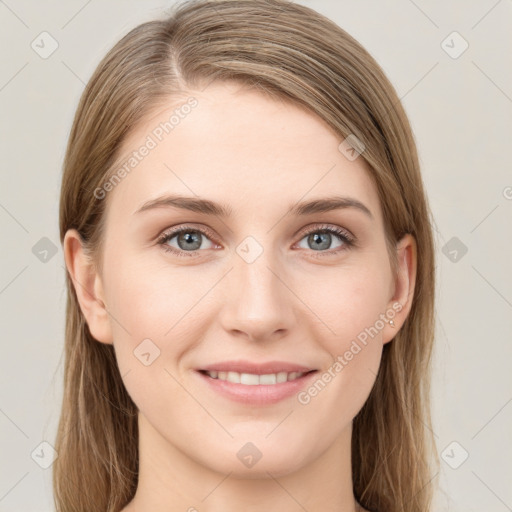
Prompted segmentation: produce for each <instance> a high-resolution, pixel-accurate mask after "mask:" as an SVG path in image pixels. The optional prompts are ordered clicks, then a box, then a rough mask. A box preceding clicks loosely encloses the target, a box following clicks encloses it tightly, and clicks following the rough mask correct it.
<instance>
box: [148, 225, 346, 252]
mask: <svg viewBox="0 0 512 512" xmlns="http://www.w3.org/2000/svg"><path fill="white" fill-rule="evenodd" d="M333 235H334V241H336V239H337V240H338V242H339V244H338V246H337V247H335V248H334V249H332V247H331V244H332V242H333ZM210 238H214V236H213V234H212V233H211V232H210V231H209V230H207V229H204V228H196V227H192V226H182V227H180V228H177V229H172V230H170V231H166V232H165V233H163V234H162V235H161V237H160V238H159V240H158V244H159V245H161V246H162V248H163V249H164V250H165V251H167V252H171V253H173V254H176V255H177V256H180V257H182V256H188V257H193V256H197V253H198V252H199V250H201V249H213V248H214V247H215V246H216V245H215V244H214V243H213V242H212V241H211V240H210ZM174 239H176V240H174ZM204 240H206V241H207V242H206V247H205V244H204V243H203V242H204ZM303 240H306V244H310V247H305V248H306V249H311V250H312V251H313V252H315V253H317V254H313V256H314V257H322V256H329V255H333V254H337V253H339V252H340V251H344V250H347V249H349V248H350V247H352V246H355V244H356V239H355V237H354V236H353V235H352V234H351V233H350V232H348V231H347V230H345V229H343V228H340V227H338V226H329V225H322V226H314V227H313V228H310V229H309V230H308V231H306V233H305V234H304V235H303V238H302V239H301V240H300V242H299V244H300V243H301V242H302V241H303ZM299 247H300V245H299ZM301 248H304V247H301Z"/></svg>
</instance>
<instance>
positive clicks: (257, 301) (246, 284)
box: [223, 236, 292, 338]
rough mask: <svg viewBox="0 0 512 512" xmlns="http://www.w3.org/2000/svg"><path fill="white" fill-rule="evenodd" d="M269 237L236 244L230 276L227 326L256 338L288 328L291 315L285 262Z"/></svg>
mask: <svg viewBox="0 0 512 512" xmlns="http://www.w3.org/2000/svg"><path fill="white" fill-rule="evenodd" d="M270 238H271V237H267V238H266V239H265V240H266V242H264V243H262V242H259V241H258V240H256V239H255V238H254V237H251V236H249V237H247V238H245V239H244V240H243V241H242V242H241V243H240V244H239V245H238V246H237V247H236V250H235V251H236V254H234V255H233V271H232V272H230V275H229V278H228V290H227V294H226V295H227V303H226V304H225V311H224V316H223V318H224V322H225V325H224V327H225V328H226V329H236V330H238V331H244V332H245V333H246V334H247V335H249V336H250V337H253V338H258V337H259V338H264V337H266V336H270V335H271V334H272V333H273V332H274V331H276V330H281V329H286V328H289V327H290V321H291V319H292V318H291V307H290V306H291V305H290V299H291V297H290V292H289V290H287V288H286V286H285V285H284V284H283V281H286V279H285V277H284V276H283V277H280V274H281V273H282V265H281V264H280V258H279V254H278V251H276V250H274V249H272V247H270V245H269V244H270V241H269V240H270ZM281 279H283V281H282V280H281Z"/></svg>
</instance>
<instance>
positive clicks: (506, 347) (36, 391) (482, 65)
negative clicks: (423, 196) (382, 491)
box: [0, 0, 512, 512]
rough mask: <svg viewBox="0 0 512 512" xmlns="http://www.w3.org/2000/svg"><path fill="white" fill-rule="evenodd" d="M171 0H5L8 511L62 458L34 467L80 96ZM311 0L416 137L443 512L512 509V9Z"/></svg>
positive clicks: (56, 381)
mask: <svg viewBox="0 0 512 512" xmlns="http://www.w3.org/2000/svg"><path fill="white" fill-rule="evenodd" d="M171 3H172V2H169V1H167V2H164V1H162V0H160V1H159V0H151V1H146V2H141V1H139V2H136V1H135V0H131V1H128V0H108V1H102V2H100V1H99V0H89V1H87V0H72V1H63V0H61V1H57V0H54V1H41V2H36V1H29V0H5V1H2V0H0V38H1V55H2V60H1V62H2V65H1V67H0V108H1V112H2V116H1V121H0V130H1V131H0V141H1V144H2V152H1V178H0V179H1V186H0V226H1V230H2V245H1V246H2V253H1V257H2V259H1V266H0V311H1V316H2V322H1V340H2V357H1V358H0V366H1V370H0V382H1V386H0V432H1V436H0V445H1V454H2V455H1V461H2V462H1V468H0V511H2V512H21V511H49V510H53V505H52V491H51V466H50V467H49V468H47V469H43V468H41V467H40V465H38V463H36V462H35V461H38V462H39V463H44V462H45V461H47V462H49V461H51V459H49V457H51V448H50V447H48V446H46V445H43V446H40V443H42V442H43V441H46V442H49V443H50V444H51V443H52V442H53V440H54V437H55V432H56V426H57V421H58V416H59V407H60V400H61V396H62V386H61V380H62V363H63V360H61V355H62V350H63V331H64V308H65V294H64V275H65V273H64V260H63V256H62V250H61V248H60V244H59V235H58V194H59V186H60V177H61V166H62V161H63V155H64V150H65V144H66V141H67V136H68V133H69V129H70V126H71V122H72V117H73V115H74V111H75V108H76V106H77V102H78V98H79V96H80V94H81V92H82V90H83V88H84V85H85V83H86V82H87V80H88V79H89V77H90V75H91V74H92V72H93V70H94V68H95V66H96V65H97V64H98V62H99V60H100V59H101V58H102V57H103V55H104V54H105V53H106V52H107V50H108V49H109V48H110V47H111V46H112V45H113V44H114V43H115V42H116V41H117V40H118V39H119V38H120V37H121V36H122V35H124V34H125V33H126V32H128V31H129V30H130V29H131V28H133V27H134V26H135V25H137V24H139V23H141V22H142V21H146V20H149V19H152V18H153V17H156V16H159V15H160V14H161V13H162V9H163V8H165V7H168V6H169V5H171ZM299 3H303V4H305V5H309V6H310V7H312V8H314V9H316V10H317V11H319V12H321V13H323V14H325V15H326V16H328V17H329V18H331V19H332V20H334V21H335V22H336V23H338V24H339V25H340V26H341V27H343V28H344V29H345V30H347V31H348V32H349V33H350V34H352V35H353V36H354V37H355V38H356V39H358V40H359V41H360V42H361V43H362V44H363V46H365V47H366V48H367V49H368V50H369V51H370V53H372V54H373V55H374V57H375V58H376V59H377V61H378V62H379V63H380V65H381V66H382V67H383V69H384V70H385V72H386V73H387V74H388V76H389V78H390V79H391V81H392V83H393V84H394V85H395V87H396V89H397V91H398V93H399V96H400V97H401V98H402V100H403V103H404V106H405V108H406V111H407V113H408V115H409V116H410V119H411V123H412V126H413V130H414V132H415V136H416V140H417V143H418V148H419V153H420V158H421V163H422V169H423V175H424V180H425V183H426V186H427V191H428V195H429V199H430V202H431V206H432V209H433V212H434V215H435V218H436V237H437V244H438V249H437V254H438V269H437V278H438V283H439V285H438V303H437V322H438V329H437V345H436V352H435V371H434V382H433V393H432V394H433V409H434V432H435V436H436V440H437V443H438V451H439V453H440V455H441V454H443V456H442V458H441V472H440V475H439V479H440V489H439V491H438V493H437V498H436V503H437V505H436V508H435V510H439V511H452V512H467V511H484V510H485V511H486V512H504V511H506V510H512V485H511V483H512V465H511V462H510V455H511V444H512V443H511V432H512V428H511V427H512V403H511V401H512V385H511V371H510V367H511V360H512V358H511V355H512V343H511V341H512V340H511V333H512V314H511V313H512V271H511V261H512V241H511V233H512V230H511V220H512V171H511V165H510V148H511V144H512V141H511V135H512V130H511V128H512V72H511V68H510V60H509V58H507V57H506V55H510V49H511V47H512V45H511V39H512V36H511V33H512V30H511V21H512V3H511V1H510V0H501V1H496V0H489V1H487V0H485V1H484V0H480V1H474V2H465V1H462V0H459V1H452V2H450V3H449V4H448V2H442V1H440V0H436V1H429V2H427V1H420V0H417V1H415V2H413V1H412V0H393V1H387V2H379V1H377V0H372V1H369V0H366V1H361V0H360V1H355V0H351V1H348V0H341V1H335V0H309V1H307V0H303V1H300V2H299ZM43 31H47V32H49V33H50V34H51V36H52V37H53V38H54V39H55V40H56V41H57V42H58V48H57V50H56V51H55V52H54V53H53V54H52V55H51V56H49V57H48V58H46V59H43V58H41V56H40V55H39V54H38V53H36V51H34V50H33V49H32V47H31V43H32V41H35V43H34V44H39V47H40V50H39V51H43V49H42V48H41V47H42V45H43V43H41V38H42V37H47V36H40V34H41V32H43ZM454 31H456V32H458V34H460V37H459V36H458V35H453V34H452V33H453V32H454ZM448 36H449V37H448ZM447 38H448V39H447ZM461 38H463V39H461ZM464 40H465V41H466V42H467V43H468V44H469V46H468V48H467V50H466V51H465V52H464V53H462V54H461V55H460V56H458V57H457V58H454V56H456V54H457V53H459V52H460V50H462V49H463V48H464ZM443 41H445V42H444V43H443ZM49 44H50V40H49V39H46V40H45V43H44V45H45V48H46V50H48V48H50V46H49ZM450 53H451V56H450ZM507 187H508V188H507ZM43 237H47V238H48V239H49V240H50V241H51V242H52V243H53V244H54V245H55V246H56V247H57V252H56V254H55V255H53V256H52V254H51V252H50V253H47V254H45V253H44V252H43V251H44V249H45V247H46V248H47V246H49V245H50V244H49V242H48V241H43V242H40V240H41V239H42V238H43ZM453 237H456V239H457V240H455V241H453V240H451V239H452V238H453ZM38 243H39V244H43V245H36V244H38ZM44 244H46V245H44ZM446 244H448V245H446ZM454 244H455V245H454ZM457 244H458V245H457ZM461 244H464V246H465V247H467V253H466V254H463V251H462V250H461V247H462V246H461ZM34 246H35V247H36V248H35V249H34V250H33V248H34ZM443 248H444V252H443ZM454 251H455V252H454ZM455 257H456V261H453V259H454V258H455ZM45 258H46V259H47V261H46V262H45V261H44V259H45ZM42 260H43V261H42ZM454 441H455V442H456V443H457V444H451V443H452V442H454ZM446 448H447V449H446ZM445 449H446V450H445ZM466 452H467V453H468V454H469V456H468V458H467V460H465V461H464V462H463V463H462V464H461V465H460V466H459V467H458V469H453V467H454V466H457V465H458V464H460V463H461V461H462V460H463V459H464V456H465V453H466ZM31 454H33V458H32V455H31ZM310 512H314V511H310Z"/></svg>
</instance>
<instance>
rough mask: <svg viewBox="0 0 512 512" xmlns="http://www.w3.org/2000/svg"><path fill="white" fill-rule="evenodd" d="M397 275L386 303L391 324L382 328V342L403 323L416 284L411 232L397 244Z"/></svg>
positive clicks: (415, 255)
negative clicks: (392, 292)
mask: <svg viewBox="0 0 512 512" xmlns="http://www.w3.org/2000/svg"><path fill="white" fill-rule="evenodd" d="M396 255H397V262H398V269H397V275H396V278H395V282H394V285H395V286H394V294H393V297H392V298H391V300H390V302H389V304H388V312H389V316H390V317H391V316H393V324H394V325H393V324H388V325H387V326H386V328H385V330H384V334H383V343H388V342H389V341H391V340H392V339H393V338H394V337H395V335H396V333H397V332H398V331H399V330H400V328H401V327H402V325H403V324H404V322H405V320H406V319H407V316H408V315H409V312H410V311H411V307H412V301H413V297H414V289H415V284H416V268H417V246H416V240H415V238H414V237H413V236H412V235H411V234H406V235H404V236H403V237H402V238H401V239H400V241H399V242H398V244H397V247H396Z"/></svg>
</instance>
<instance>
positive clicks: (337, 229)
mask: <svg viewBox="0 0 512 512" xmlns="http://www.w3.org/2000/svg"><path fill="white" fill-rule="evenodd" d="M186 231H197V232H199V233H202V234H203V235H205V236H206V237H207V238H208V239H210V240H211V241H212V242H213V243H215V244H217V245H221V244H219V243H218V242H217V241H216V235H215V234H214V233H213V231H212V230H211V229H209V228H207V227H205V226H200V227H198V226H196V225H193V224H179V225H178V226H175V227H172V228H168V229H166V230H165V231H164V232H163V233H161V234H160V235H158V237H157V242H158V244H159V245H162V246H163V248H164V250H166V251H169V252H172V253H174V254H178V255H187V256H193V255H196V254H197V253H199V252H201V251H199V250H196V251H181V250H178V249H175V248H173V247H169V246H168V247H166V246H165V243H166V242H167V241H169V240H170V239H172V238H174V236H176V235H179V234H180V233H182V232H186ZM322 231H324V232H328V233H331V234H333V235H334V236H337V237H339V238H340V239H342V241H343V243H344V245H345V246H346V247H345V248H344V249H335V250H332V249H330V250H327V251H312V252H318V254H316V255H315V257H319V256H323V255H326V256H327V255H334V254H338V253H339V252H340V251H343V250H346V249H348V248H350V247H356V246H357V238H356V237H355V236H354V235H353V234H352V233H351V232H350V231H349V230H348V229H346V228H343V227H341V226H337V225H331V224H325V223H324V224H312V225H309V226H308V227H306V228H303V229H302V230H300V231H299V232H298V233H297V234H296V235H294V237H296V236H300V239H299V240H298V241H297V242H296V244H295V245H297V244H298V243H299V242H301V241H302V239H303V238H304V237H306V236H308V235H309V234H311V233H316V232H322ZM343 239H345V240H343Z"/></svg>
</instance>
